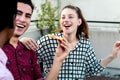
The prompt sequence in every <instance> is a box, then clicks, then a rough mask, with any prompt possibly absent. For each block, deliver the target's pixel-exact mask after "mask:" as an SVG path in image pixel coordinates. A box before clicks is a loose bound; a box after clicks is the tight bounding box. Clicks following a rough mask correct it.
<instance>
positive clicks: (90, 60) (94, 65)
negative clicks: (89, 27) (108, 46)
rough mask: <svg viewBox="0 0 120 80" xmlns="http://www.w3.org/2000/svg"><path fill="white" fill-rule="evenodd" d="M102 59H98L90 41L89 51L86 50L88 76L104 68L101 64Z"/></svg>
mask: <svg viewBox="0 0 120 80" xmlns="http://www.w3.org/2000/svg"><path fill="white" fill-rule="evenodd" d="M100 61H101V60H97V59H96V56H95V51H94V49H93V47H92V45H91V43H90V42H89V45H88V48H87V52H86V66H87V69H86V73H87V76H94V75H97V74H98V73H100V72H102V71H103V70H104V67H102V66H101V65H100Z"/></svg>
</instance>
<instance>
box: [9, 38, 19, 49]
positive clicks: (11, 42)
mask: <svg viewBox="0 0 120 80" xmlns="http://www.w3.org/2000/svg"><path fill="white" fill-rule="evenodd" d="M18 40H19V39H18V38H16V37H12V38H11V39H10V44H11V45H13V46H14V48H16V47H17V43H18Z"/></svg>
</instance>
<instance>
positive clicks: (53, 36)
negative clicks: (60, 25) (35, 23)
mask: <svg viewBox="0 0 120 80" xmlns="http://www.w3.org/2000/svg"><path fill="white" fill-rule="evenodd" d="M48 36H49V37H50V38H54V39H58V40H63V38H62V37H59V36H56V35H52V34H49V35H48Z"/></svg>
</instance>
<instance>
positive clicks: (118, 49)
mask: <svg viewBox="0 0 120 80" xmlns="http://www.w3.org/2000/svg"><path fill="white" fill-rule="evenodd" d="M112 53H113V54H112V56H113V57H114V58H116V57H118V56H119V55H120V41H116V42H115V43H114V46H113V52H112Z"/></svg>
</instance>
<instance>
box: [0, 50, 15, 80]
mask: <svg viewBox="0 0 120 80" xmlns="http://www.w3.org/2000/svg"><path fill="white" fill-rule="evenodd" d="M6 62H7V56H6V55H5V53H4V51H3V50H2V49H1V48H0V80H14V78H13V76H12V74H11V72H10V71H9V70H8V69H7V67H6Z"/></svg>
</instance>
